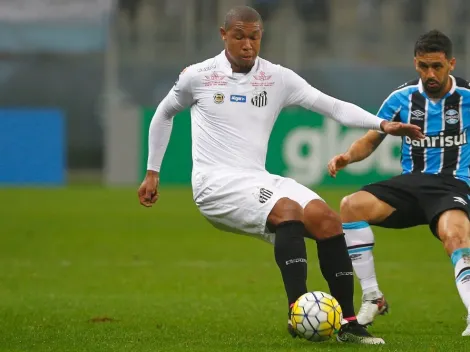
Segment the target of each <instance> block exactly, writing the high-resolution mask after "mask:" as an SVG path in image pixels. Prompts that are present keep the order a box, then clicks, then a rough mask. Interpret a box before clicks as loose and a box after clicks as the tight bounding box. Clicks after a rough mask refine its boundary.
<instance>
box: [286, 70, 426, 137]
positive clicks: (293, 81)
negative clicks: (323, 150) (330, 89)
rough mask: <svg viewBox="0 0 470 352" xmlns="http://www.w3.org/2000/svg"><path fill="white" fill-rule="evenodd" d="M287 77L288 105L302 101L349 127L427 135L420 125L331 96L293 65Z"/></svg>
mask: <svg viewBox="0 0 470 352" xmlns="http://www.w3.org/2000/svg"><path fill="white" fill-rule="evenodd" d="M283 80H284V86H285V92H286V96H285V99H284V106H289V105H300V106H302V107H304V108H306V109H309V110H312V111H315V112H318V113H320V114H322V115H324V116H327V117H330V118H332V119H334V120H336V121H337V122H339V123H341V124H343V125H345V126H349V127H359V128H364V129H369V130H375V131H382V132H385V133H387V134H391V135H395V136H405V135H406V136H409V137H410V138H411V139H422V138H424V135H423V134H422V132H421V129H420V128H419V127H418V126H416V125H411V124H404V123H401V122H391V121H387V120H386V119H383V118H380V117H378V116H375V115H373V114H371V113H369V112H367V111H365V110H364V109H362V108H360V107H359V106H357V105H354V104H351V103H348V102H345V101H342V100H339V99H335V98H333V97H331V96H328V95H326V94H324V93H322V92H320V91H319V90H318V89H315V88H314V87H312V86H311V85H310V84H308V83H307V82H306V81H305V80H304V79H303V78H301V77H300V76H299V75H297V74H296V73H294V72H293V71H291V70H289V69H285V68H284V75H283Z"/></svg>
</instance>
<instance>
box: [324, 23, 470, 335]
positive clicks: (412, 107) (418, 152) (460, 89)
mask: <svg viewBox="0 0 470 352" xmlns="http://www.w3.org/2000/svg"><path fill="white" fill-rule="evenodd" d="M414 54H415V58H414V63H415V67H416V70H417V72H418V73H419V79H416V80H413V81H410V82H408V83H405V84H404V85H402V86H400V87H398V88H397V89H396V90H395V91H394V92H392V94H390V96H389V97H388V98H387V99H386V100H385V102H384V103H383V105H382V107H381V108H380V110H379V112H378V114H377V115H378V116H379V117H381V118H384V119H387V120H389V121H401V122H405V123H411V124H414V125H417V126H419V127H421V129H422V131H423V133H424V135H425V138H424V139H422V140H418V141H412V140H411V139H410V138H408V137H403V139H402V147H401V165H402V168H403V173H402V174H401V175H399V176H396V177H393V178H391V179H389V180H385V181H382V182H377V183H372V184H369V185H366V186H365V187H363V188H362V189H361V190H360V191H358V192H356V193H354V194H351V195H348V196H347V197H345V198H344V199H343V200H342V202H341V218H342V221H343V229H344V232H345V234H346V242H347V245H348V251H349V255H350V258H351V259H352V262H353V267H354V271H355V273H356V275H357V276H358V278H359V280H360V283H361V286H362V291H363V299H362V306H361V309H360V311H359V314H358V315H357V319H358V321H359V323H360V324H364V325H368V324H371V323H372V321H373V320H374V318H375V317H376V316H377V315H379V314H384V313H385V312H386V311H387V310H388V303H387V302H386V300H385V298H384V295H383V293H382V292H381V291H380V289H379V286H378V283H377V278H376V274H375V268H374V258H373V255H372V248H373V246H374V234H373V232H372V230H371V228H370V226H369V225H375V226H379V227H386V228H409V227H413V226H416V225H425V224H426V225H429V227H430V229H431V231H432V233H433V234H434V235H435V236H436V237H437V238H439V239H440V240H441V241H442V244H443V245H444V248H445V250H446V252H447V254H448V255H449V256H450V258H451V261H452V264H453V266H454V272H455V280H456V285H457V289H458V291H459V294H460V297H461V298H462V301H463V303H464V305H465V307H466V308H467V310H468V311H469V315H468V318H467V325H468V326H467V328H466V330H465V331H464V332H463V333H462V335H463V336H470V221H469V204H468V203H469V202H470V199H469V197H468V194H469V193H470V192H469V183H470V145H469V144H468V135H467V133H468V128H469V126H470V84H469V82H467V81H466V80H464V79H462V78H458V77H454V76H452V75H451V71H452V70H453V69H454V67H455V61H456V60H455V58H454V57H453V56H452V42H451V40H450V39H449V38H448V37H447V36H446V35H444V34H443V33H441V32H439V31H437V30H432V31H430V32H428V33H426V34H424V35H422V36H421V37H420V38H419V39H418V41H417V42H416V45H415V49H414ZM385 136H386V134H385V133H381V132H379V131H369V132H367V133H366V134H365V136H363V137H362V138H360V139H359V140H357V141H356V142H354V143H353V144H352V145H351V147H350V148H349V150H348V151H347V152H346V153H344V154H340V155H337V156H335V157H334V158H333V159H332V160H331V161H330V162H329V164H328V169H329V173H330V175H331V176H333V177H334V176H336V174H337V172H338V171H339V170H341V169H342V168H344V167H346V166H347V165H348V164H350V163H354V162H358V161H361V160H363V159H365V158H367V157H368V156H369V155H371V154H372V153H373V152H374V150H375V149H376V148H377V147H378V146H379V144H380V143H381V142H382V141H383V139H384V138H385Z"/></svg>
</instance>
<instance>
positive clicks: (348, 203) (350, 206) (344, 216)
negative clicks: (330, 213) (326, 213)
mask: <svg viewBox="0 0 470 352" xmlns="http://www.w3.org/2000/svg"><path fill="white" fill-rule="evenodd" d="M359 209H360V207H359V203H358V202H357V201H356V197H355V194H351V195H349V196H346V197H344V198H343V199H342V200H341V203H340V214H341V220H342V222H354V221H361V220H363V219H361V218H359V217H358V212H359Z"/></svg>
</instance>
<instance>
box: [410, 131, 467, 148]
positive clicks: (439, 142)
mask: <svg viewBox="0 0 470 352" xmlns="http://www.w3.org/2000/svg"><path fill="white" fill-rule="evenodd" d="M405 143H406V144H411V145H412V146H413V147H421V148H445V147H455V146H460V145H464V144H467V131H466V130H465V131H463V132H462V133H460V134H457V135H453V136H444V132H441V133H439V135H438V136H426V137H424V139H421V140H419V141H412V140H411V138H410V137H408V136H406V137H405Z"/></svg>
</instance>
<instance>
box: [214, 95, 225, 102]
mask: <svg viewBox="0 0 470 352" xmlns="http://www.w3.org/2000/svg"><path fill="white" fill-rule="evenodd" d="M224 100H225V95H224V94H223V93H215V94H214V103H216V104H222V103H223V102H224Z"/></svg>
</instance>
